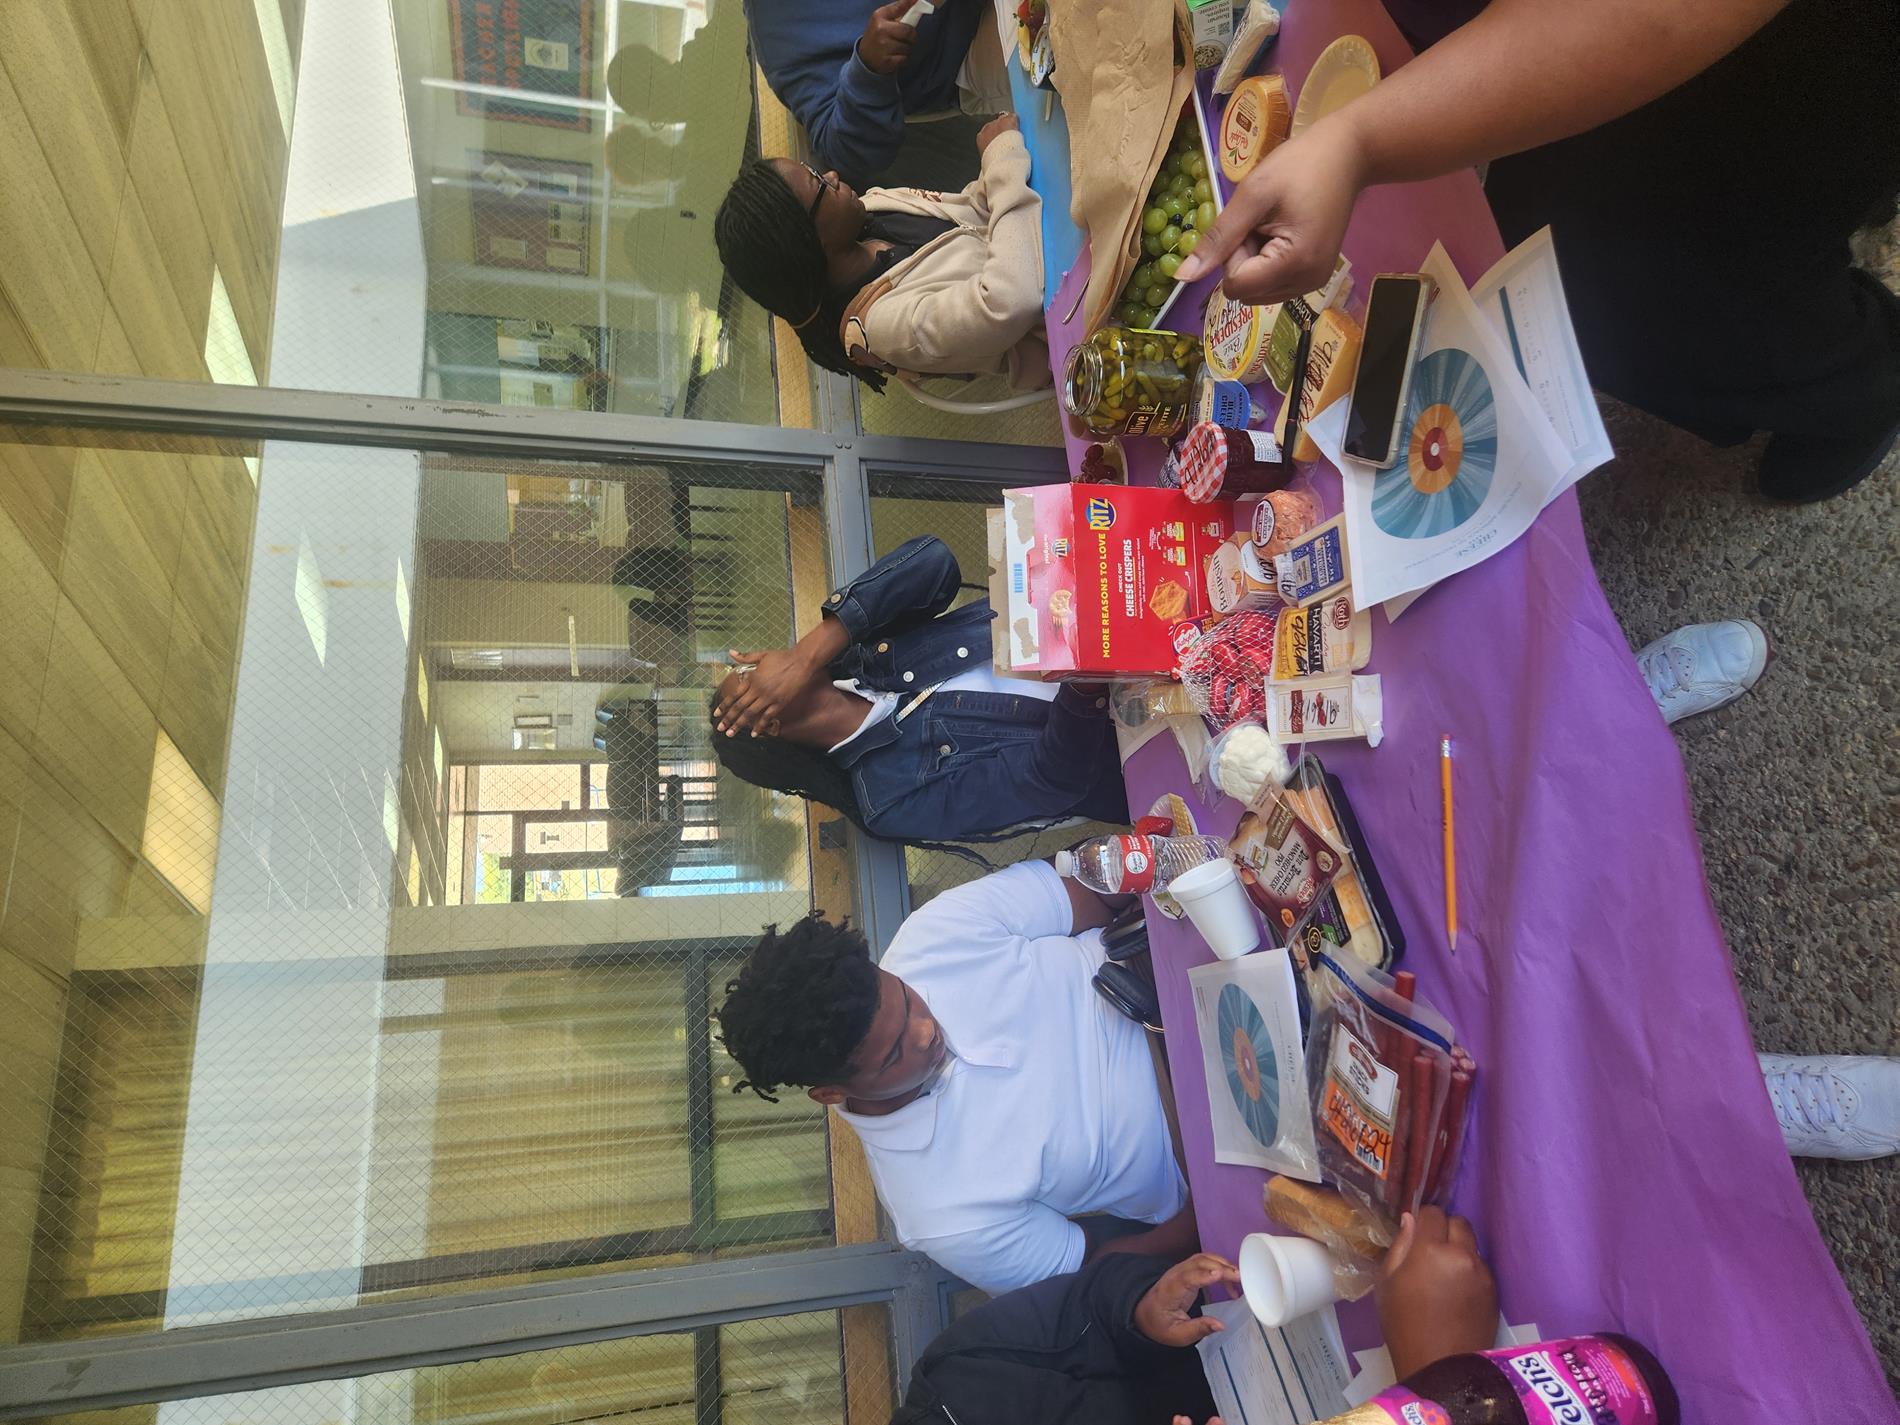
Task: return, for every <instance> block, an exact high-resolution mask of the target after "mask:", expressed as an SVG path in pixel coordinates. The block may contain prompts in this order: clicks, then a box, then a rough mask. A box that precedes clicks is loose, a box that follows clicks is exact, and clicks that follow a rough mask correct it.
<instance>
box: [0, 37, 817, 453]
mask: <svg viewBox="0 0 1900 1425" xmlns="http://www.w3.org/2000/svg"><path fill="white" fill-rule="evenodd" d="M9 19H10V22H12V23H13V24H14V28H12V29H10V30H9V31H8V36H7V45H8V52H9V57H10V58H13V59H15V60H17V61H18V62H17V63H14V64H12V65H10V66H9V78H10V79H11V80H12V84H13V87H14V89H15V91H16V96H17V106H18V113H19V115H20V121H19V122H18V123H17V124H13V125H11V126H10V127H11V128H12V129H13V130H14V132H13V137H14V138H15V140H16V141H17V144H16V151H15V153H14V154H13V159H14V161H13V162H11V163H10V164H9V166H8V168H7V178H8V183H9V187H10V188H11V190H12V191H13V193H14V195H15V200H16V206H17V209H18V211H19V213H20V214H21V215H22V216H24V215H25V214H29V213H30V214H31V215H32V232H33V242H32V244H31V246H30V247H29V248H27V249H26V250H25V251H24V252H21V251H14V252H12V253H10V254H9V262H8V264H7V268H6V271H5V272H4V273H0V302H3V303H4V304H5V305H6V306H7V307H8V308H9V311H10V315H11V314H12V313H17V317H18V320H17V324H16V323H15V322H11V321H10V322H9V323H8V324H7V332H8V336H9V338H10V340H9V341H8V342H7V345H6V351H7V355H6V358H5V359H6V362H7V364H10V365H24V366H45V367H47V368H50V369H54V370H67V371H99V372H107V373H112V374H122V375H146V376H156V377H165V378H169V379H173V380H189V381H215V382H221V383H225V384H238V385H276V386H279V387H287V388H301V389H305V390H319V391H361V392H370V393H374V394H378V395H390V396H418V395H425V396H434V397H440V398H443V399H447V400H455V401H484V402H492V403H499V404H503V405H530V406H537V407H541V408H544V409H553V410H573V411H613V412H620V413H625V414H637V415H650V416H670V417H678V418H686V419H714V420H726V421H739V422H746V423H750V424H761V425H773V424H777V423H779V422H780V421H781V420H783V421H784V422H785V423H787V424H793V425H800V426H809V425H811V424H812V420H811V404H812V403H811V384H810V379H809V376H808V373H807V369H806V364H805V362H804V360H803V356H802V353H801V352H800V349H799V347H798V345H797V343H796V342H795V341H794V342H789V343H786V344H785V345H784V346H783V347H782V348H781V349H780V350H776V351H775V341H774V335H773V332H772V325H771V319H770V318H769V317H768V316H767V315H766V314H765V312H764V311H763V310H762V309H760V308H759V307H758V306H756V305H754V304H752V303H750V302H748V301H746V300H745V299H744V298H743V297H742V296H740V295H739V293H738V291H737V289H736V288H735V287H734V286H733V285H732V283H731V282H730V281H729V280H728V279H727V278H726V276H725V274H724V272H723V270H722V268H721V266H720V263H719V258H718V255H717V253H716V252H715V250H714V247H713V241H712V220H713V214H714V213H715V212H716V211H717V209H718V205H719V200H720V198H721V196H722V195H723V193H724V191H725V187H726V185H727V184H728V183H730V182H731V180H732V178H733V176H734V175H735V174H736V173H737V171H738V169H739V167H740V165H741V163H742V162H744V161H745V160H746V159H748V158H750V157H754V156H756V155H757V154H758V152H759V151H760V137H759V121H758V116H757V112H756V106H755V104H754V103H753V102H752V69H751V64H750V60H749V58H748V55H747V52H746V31H745V17H744V13H743V8H742V6H741V4H740V3H739V0H711V2H710V3H694V4H691V5H649V4H630V3H622V0H518V2H517V0H509V3H500V0H328V3H323V4H318V3H315V0H254V3H252V0H239V3H236V4H226V3H221V0H167V3H165V4H161V5H146V4H131V3H128V2H127V0H46V3H44V4H33V5H28V6H23V7H17V12H16V13H14V14H12V15H10V17H9ZM62 70H64V71H65V77H64V78H63V79H62V75H61V71H62ZM27 115H31V122H30V123H28V122H27V119H26V116H27ZM60 134H76V135H81V136H83V141H82V143H81V145H80V147H79V148H78V149H77V150H75V149H72V148H69V147H66V146H63V145H61V144H59V143H58V142H56V141H55V140H54V137H53V136H55V135H60ZM42 138H43V139H44V140H45V141H44V143H42V141H41V140H42Z"/></svg>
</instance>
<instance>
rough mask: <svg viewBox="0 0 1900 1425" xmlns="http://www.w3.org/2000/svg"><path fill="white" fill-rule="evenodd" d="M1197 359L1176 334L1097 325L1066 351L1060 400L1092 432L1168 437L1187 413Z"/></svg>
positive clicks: (1196, 346) (1189, 341)
mask: <svg viewBox="0 0 1900 1425" xmlns="http://www.w3.org/2000/svg"><path fill="white" fill-rule="evenodd" d="M1201 360H1202V356H1201V343H1200V342H1199V341H1198V340H1197V339H1195V338H1194V337H1191V336H1187V335H1185V334H1183V333H1181V332H1155V331H1140V330H1137V329H1135V328H1132V327H1103V328H1102V329H1101V330H1100V331H1098V332H1096V333H1095V335H1093V336H1092V337H1090V338H1089V339H1088V340H1087V341H1085V342H1082V343H1081V344H1080V345H1078V346H1076V347H1074V348H1073V349H1072V350H1071V351H1070V352H1069V362H1068V367H1067V369H1066V371H1065V373H1064V376H1063V390H1062V404H1063V405H1064V406H1065V407H1066V408H1067V409H1068V411H1069V414H1070V415H1073V416H1079V417H1081V420H1082V423H1083V424H1084V425H1085V426H1087V427H1088V429H1089V432H1090V433H1091V434H1093V435H1154V436H1170V435H1174V434H1176V433H1177V432H1179V431H1180V430H1181V429H1182V428H1183V427H1185V426H1186V425H1187V424H1188V422H1189V420H1190V419H1191V417H1192V415H1193V410H1194V378H1195V376H1197V375H1198V374H1199V373H1200V369H1201Z"/></svg>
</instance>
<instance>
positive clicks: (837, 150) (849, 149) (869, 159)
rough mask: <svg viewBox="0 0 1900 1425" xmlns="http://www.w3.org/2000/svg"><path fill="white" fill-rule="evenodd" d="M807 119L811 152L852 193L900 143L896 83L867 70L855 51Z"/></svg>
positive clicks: (901, 107)
mask: <svg viewBox="0 0 1900 1425" xmlns="http://www.w3.org/2000/svg"><path fill="white" fill-rule="evenodd" d="M811 113H812V117H811V118H809V119H805V120H804V123H805V129H806V132H807V133H808V134H809V135H810V137H811V145H812V148H813V150H814V151H815V152H816V153H817V155H818V157H819V158H821V159H823V160H824V162H825V164H826V165H828V166H829V167H832V168H835V169H836V170H837V171H838V173H839V174H840V175H841V176H842V177H843V178H844V180H845V181H846V182H847V183H850V184H851V185H852V186H853V187H857V188H862V187H864V186H865V185H867V184H868V183H870V182H871V181H872V180H873V179H874V178H876V177H877V175H878V174H879V173H881V172H882V171H883V170H884V169H885V168H886V167H888V166H889V165H890V162H891V160H892V159H893V158H895V157H896V156H897V150H898V148H899V147H900V146H901V144H902V143H903V139H904V104H903V100H902V99H901V98H900V97H899V95H898V89H897V80H896V79H895V78H893V77H891V76H889V75H884V74H877V73H874V72H873V71H872V70H870V69H869V68H867V67H866V65H865V63H864V61H863V60H862V59H860V58H859V57H858V52H857V50H856V48H855V47H854V48H853V49H852V51H851V55H850V57H849V58H848V59H846V60H845V62H844V64H843V65H842V66H840V68H839V70H838V75H837V82H836V85H835V86H834V87H833V88H832V90H831V92H830V93H829V94H827V95H826V96H825V97H824V98H823V99H822V100H821V101H819V102H817V103H814V105H813V106H812V110H811ZM802 117H803V116H801V118H802Z"/></svg>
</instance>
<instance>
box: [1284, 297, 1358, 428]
mask: <svg viewBox="0 0 1900 1425" xmlns="http://www.w3.org/2000/svg"><path fill="white" fill-rule="evenodd" d="M1364 337H1365V333H1364V332H1363V331H1361V330H1360V327H1359V323H1358V322H1356V321H1354V320H1353V319H1352V318H1351V317H1349V316H1347V315H1346V313H1344V312H1342V311H1341V310H1340V309H1339V308H1337V307H1328V308H1327V309H1326V310H1325V311H1323V312H1321V313H1320V314H1319V316H1318V317H1316V318H1315V319H1314V321H1313V340H1312V344H1311V350H1310V352H1309V354H1308V356H1307V361H1306V379H1305V380H1304V381H1302V382H1301V383H1300V392H1299V398H1300V433H1299V440H1298V441H1297V442H1296V443H1295V444H1294V446H1293V449H1292V450H1291V451H1289V452H1288V454H1289V455H1290V456H1291V457H1292V458H1293V459H1294V460H1317V459H1319V447H1318V446H1317V445H1315V444H1313V441H1312V439H1311V437H1309V436H1308V435H1307V433H1306V427H1307V426H1309V425H1311V424H1312V423H1313V417H1314V416H1316V415H1318V414H1319V413H1320V412H1321V411H1323V410H1325V409H1326V408H1327V407H1328V406H1330V405H1332V403H1333V402H1334V401H1337V400H1339V399H1340V398H1341V397H1342V396H1344V395H1345V394H1346V393H1347V392H1348V391H1350V390H1352V380H1353V377H1354V376H1356V375H1357V374H1358V372H1359V344H1360V342H1361V341H1362V340H1363V339H1364ZM1292 405H1293V397H1292V396H1288V397H1287V399H1286V401H1285V402H1284V403H1283V404H1282V405H1281V407H1280V417H1279V419H1278V420H1277V421H1276V422H1275V423H1274V427H1273V434H1274V439H1276V440H1278V441H1279V442H1280V448H1281V449H1282V450H1285V449H1286V416H1287V411H1288V410H1290V409H1291V408H1292Z"/></svg>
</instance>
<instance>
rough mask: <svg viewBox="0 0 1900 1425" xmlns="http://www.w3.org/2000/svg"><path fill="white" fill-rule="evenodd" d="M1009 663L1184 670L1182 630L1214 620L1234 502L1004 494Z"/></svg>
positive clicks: (1048, 668) (1060, 670)
mask: <svg viewBox="0 0 1900 1425" xmlns="http://www.w3.org/2000/svg"><path fill="white" fill-rule="evenodd" d="M1002 525H1003V543H1004V563H1003V567H1002V569H1001V570H1000V571H999V572H1000V573H1001V574H1002V575H1003V582H1005V583H1007V585H1008V589H1007V595H1006V597H1007V606H1005V605H1003V604H998V605H997V609H998V613H999V614H1000V615H1001V616H1002V617H1003V619H1004V620H1005V622H1006V623H1007V625H1008V637H1007V639H1006V640H1004V642H1005V643H1006V645H1007V647H1008V659H1009V662H1008V666H1009V668H1010V671H1012V672H1015V673H1018V674H1031V675H1036V674H1040V675H1041V676H1043V677H1073V678H1094V677H1101V676H1104V675H1110V674H1114V675H1121V674H1147V675H1150V676H1154V677H1166V676H1168V675H1169V674H1170V673H1171V672H1172V671H1173V669H1174V665H1175V660H1176V657H1177V655H1176V653H1175V648H1174V640H1173V632H1172V631H1173V629H1174V626H1175V625H1176V624H1178V623H1180V622H1181V621H1182V620H1183V619H1198V618H1204V617H1206V616H1207V614H1208V612H1209V609H1208V607H1207V580H1206V577H1205V570H1206V566H1207V561H1208V560H1209V559H1211V558H1212V557H1213V554H1214V551H1215V550H1216V549H1218V548H1220V546H1221V543H1222V541H1224V540H1225V539H1226V538H1227V537H1228V536H1229V535H1231V534H1232V533H1233V529H1234V507H1233V502H1232V501H1229V500H1215V501H1212V502H1211V503H1208V504H1201V505H1197V504H1195V503H1194V502H1193V501H1191V500H1189V499H1188V497H1187V496H1186V495H1184V494H1182V493H1181V491H1179V490H1172V489H1163V488H1159V487H1146V486H1130V485H1078V484H1069V485H1037V486H1032V487H1030V488H1028V489H1023V490H1006V491H1004V492H1003V511H1002Z"/></svg>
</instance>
